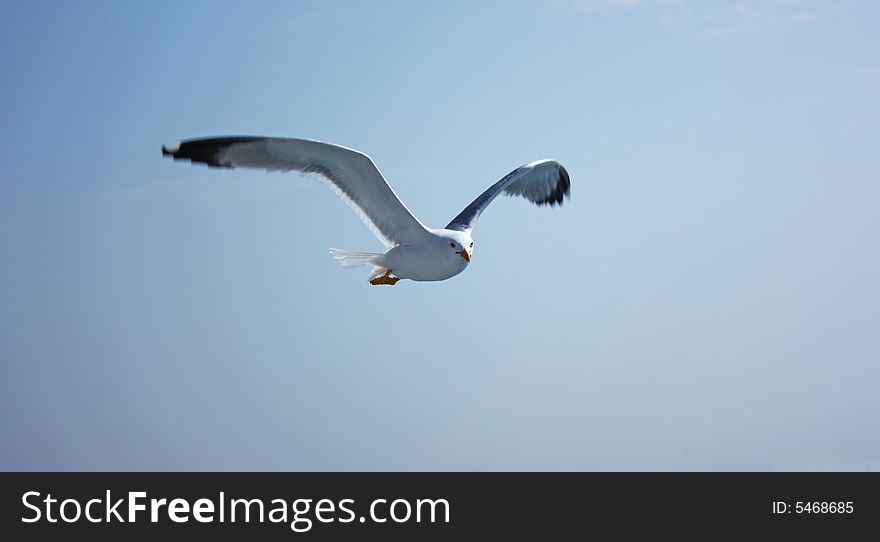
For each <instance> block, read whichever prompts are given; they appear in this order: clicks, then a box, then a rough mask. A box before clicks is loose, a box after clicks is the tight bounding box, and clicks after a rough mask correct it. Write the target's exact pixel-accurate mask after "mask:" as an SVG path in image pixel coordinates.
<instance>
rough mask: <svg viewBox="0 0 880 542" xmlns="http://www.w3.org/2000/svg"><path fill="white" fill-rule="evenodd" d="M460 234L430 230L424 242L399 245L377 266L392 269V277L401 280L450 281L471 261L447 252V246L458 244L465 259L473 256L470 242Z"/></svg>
mask: <svg viewBox="0 0 880 542" xmlns="http://www.w3.org/2000/svg"><path fill="white" fill-rule="evenodd" d="M462 233H463V232H456V231H452V230H433V229H432V230H430V233H429V235H428V236H427V237H426V239H425V241H424V242H423V243H420V244H418V245H399V246H396V247H394V248H392V249H391V250H389V251H388V252H386V253H385V254H383V255H382V259H381V262H380V263H379V265H380V266H381V267H383V268H387V269H393V270H394V275H395V276H396V277H399V278H402V279H410V280H415V281H436V280H446V279H448V278H452V277H454V276H455V275H457V274H459V273H461V272H462V271H464V270H465V268H467V266H468V264H469V263H470V261H469V260H467V259H465V258H462V257H460V256H459V253H458V252H456V251H455V250H450V248H452V247H450V243H457V244H458V245H459V247H457V248H460V249H464V250H467V251H468V258H470V257H471V255H472V254H473V245H471V243H472V242H473V241H471V239H470V236H469V235H467V234H462ZM465 247H467V248H465Z"/></svg>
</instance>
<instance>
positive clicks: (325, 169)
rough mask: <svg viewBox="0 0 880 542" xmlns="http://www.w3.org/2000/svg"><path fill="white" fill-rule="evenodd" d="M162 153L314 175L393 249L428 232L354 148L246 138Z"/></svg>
mask: <svg viewBox="0 0 880 542" xmlns="http://www.w3.org/2000/svg"><path fill="white" fill-rule="evenodd" d="M162 154H163V155H166V156H171V157H172V158H174V159H175V160H190V161H192V162H195V163H202V164H206V165H208V166H209V167H223V168H236V167H243V168H257V169H265V170H269V171H297V172H299V173H303V174H315V175H316V176H317V177H318V180H320V181H321V182H322V183H323V184H325V185H326V186H327V187H328V188H330V189H331V190H332V191H333V192H334V193H336V195H338V196H339V197H340V198H341V199H342V200H343V201H345V202H346V203H347V204H348V205H349V206H350V207H351V208H352V209H353V210H354V211H355V213H356V214H357V215H358V216H359V217H360V218H361V220H363V221H364V223H366V225H367V226H368V227H369V228H370V231H372V232H373V234H375V235H376V237H378V238H379V240H380V241H382V242H383V243H384V244H385V245H386V246H389V247H392V246H394V245H401V244H411V243H417V242H418V241H419V239H420V238H421V237H422V236H424V235H427V233H428V231H427V229H426V228H425V226H424V225H423V224H422V223H421V222H419V220H418V219H417V218H416V217H415V216H414V215H413V214H412V213H411V212H410V210H409V209H407V208H406V206H405V205H404V204H403V202H402V201H400V198H398V197H397V194H395V193H394V190H393V189H392V188H391V187H390V186H389V185H388V183H387V182H386V181H385V178H384V177H382V174H381V173H380V172H379V170H378V169H377V168H376V165H375V164H374V163H373V161H372V160H371V159H370V157H369V156H367V155H366V154H363V153H361V152H358V151H356V150H353V149H349V148H346V147H341V146H339V145H332V144H330V143H323V142H320V141H312V140H308V139H292V138H277V137H251V136H244V137H213V138H203V139H190V140H187V141H183V142H181V143H179V144H178V145H177V146H176V147H173V148H168V147H165V146H163V147H162Z"/></svg>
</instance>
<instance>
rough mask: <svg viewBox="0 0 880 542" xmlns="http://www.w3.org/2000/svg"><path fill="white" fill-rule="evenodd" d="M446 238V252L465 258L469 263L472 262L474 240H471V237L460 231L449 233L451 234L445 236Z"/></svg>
mask: <svg viewBox="0 0 880 542" xmlns="http://www.w3.org/2000/svg"><path fill="white" fill-rule="evenodd" d="M444 238H445V242H446V247H447V249H446V250H449V251H450V254H454V255H456V256H457V257H461V258H464V260H465V261H466V262H468V263H470V262H471V256H472V255H473V253H474V240H473V239H471V236H470V235H468V234H467V233H465V232H460V231H449V234H448V235H446V236H444Z"/></svg>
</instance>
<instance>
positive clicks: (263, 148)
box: [162, 136, 571, 286]
mask: <svg viewBox="0 0 880 542" xmlns="http://www.w3.org/2000/svg"><path fill="white" fill-rule="evenodd" d="M162 155H163V156H169V157H171V158H173V159H174V160H189V161H190V162H192V163H197V164H205V165H207V166H208V167H215V168H255V169H264V170H267V171H295V172H298V173H300V174H304V175H311V176H314V177H316V178H317V179H318V180H319V181H321V182H322V183H323V184H325V185H326V186H327V187H328V188H330V190H332V191H333V192H335V193H336V195H337V196H339V197H340V198H341V199H342V200H343V201H345V203H347V204H348V205H349V206H350V207H351V208H352V209H353V210H354V212H355V213H357V215H358V216H359V217H360V218H361V220H363V221H364V223H366V225H367V226H368V227H369V228H370V230H371V231H372V232H373V234H374V235H375V236H376V237H378V238H379V240H380V241H382V242H383V243H384V244H385V246H386V247H387V248H388V250H387V251H386V252H384V253H377V252H352V251H348V250H339V249H335V248H331V249H330V254H331V256H333V258H334V259H336V260H337V261H338V262H339V263H341V264H342V265H343V266H344V267H358V266H363V265H372V266H373V271H372V274H371V275H370V278H369V282H370V284H372V285H374V286H377V285H391V286H393V285H395V284H397V281H399V280H401V279H409V280H413V281H441V280H446V279H448V278H451V277H454V276H455V275H458V274H459V273H461V272H462V271H464V270H465V268H466V267H467V266H468V265H469V264H470V262H471V258H472V257H473V253H474V239H473V237H471V234H472V232H473V230H474V226H475V225H476V222H477V219H478V218H479V217H480V215H481V214H482V213H483V210H484V209H485V208H486V207H487V206H488V205H489V204H490V203H492V200H494V199H495V198H496V197H497V196H498V195H499V194H505V195H510V196H522V197H524V198H526V199H528V200H529V201H531V202H532V203H534V204H536V205H548V204H549V205H550V206H554V205H556V204H559V205H560V206H561V205H562V202H563V199H564V198H565V197H569V196H570V191H571V181H570V180H569V177H568V172H567V171H565V168H563V167H562V165H560V164H559V163H558V162H556V161H555V160H537V161H535V162H530V163H528V164H525V165H523V166H520V167H518V168H516V169H515V170H513V171H511V172H510V173H508V174H507V175H505V176H504V177H503V178H502V179H501V180H500V181H498V182H496V183H495V184H493V185H492V186H490V187H489V188H488V189H487V190H486V191H485V192H483V193H482V194H480V196H479V197H478V198H477V199H475V200H474V201H473V202H471V204H470V205H468V206H467V207H465V208H464V210H463V211H462V212H461V213H459V214H458V216H456V217H455V218H453V219H452V221H451V222H450V223H449V224H447V225H446V227H445V228H442V229H436V228H429V227H427V226H425V225H424V224H422V222H421V221H419V219H418V218H416V217H415V215H413V214H412V213H411V212H410V210H409V209H407V207H406V205H404V204H403V202H402V201H400V198H398V197H397V194H395V193H394V190H393V189H392V188H391V186H389V185H388V182H387V181H386V180H385V178H384V177H383V176H382V174H381V173H379V170H378V168H376V165H375V164H374V163H373V160H372V159H370V157H369V156H367V155H366V154H364V153H362V152H360V151H356V150H354V149H349V148H346V147H342V146H340V145H334V144H331V143H323V142H321V141H313V140H309V139H293V138H280V137H259V136H237V137H207V138H198V139H189V140H185V141H181V142H180V143H178V144H176V145H173V146H170V147H168V146H165V145H163V146H162Z"/></svg>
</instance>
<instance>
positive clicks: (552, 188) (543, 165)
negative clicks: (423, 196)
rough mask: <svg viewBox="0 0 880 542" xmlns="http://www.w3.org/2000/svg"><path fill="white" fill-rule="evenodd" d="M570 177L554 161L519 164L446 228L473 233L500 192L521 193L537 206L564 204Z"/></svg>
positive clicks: (567, 195) (508, 193)
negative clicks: (482, 215) (475, 226)
mask: <svg viewBox="0 0 880 542" xmlns="http://www.w3.org/2000/svg"><path fill="white" fill-rule="evenodd" d="M570 192H571V180H569V178H568V172H567V171H565V168H564V167H562V165H560V164H559V162H557V161H555V160H538V161H537V162H532V163H530V164H526V165H524V166H520V167H518V168H516V169H515V170H513V171H511V172H510V173H508V174H507V175H505V176H504V178H503V179H501V180H500V181H498V182H497V183H495V184H493V185H492V186H490V187H489V189H488V190H486V191H485V192H483V193H482V194H480V197H478V198H477V199H475V200H474V201H473V202H472V203H471V204H470V205H468V206H467V207H465V209H464V211H462V212H461V213H459V215H458V216H457V217H455V218H453V219H452V222H450V223H449V225H447V226H446V229H447V230H459V231H464V232H470V231H471V230H473V229H474V225H475V224H476V223H477V219H478V218H480V214H482V212H483V209H485V208H486V207H487V206H488V205H489V204H490V203H492V200H494V199H495V197H496V196H498V194H506V195H508V196H522V197H524V198H526V199H528V200H529V201H531V202H532V203H534V204H536V205H544V204H548V203H549V204H550V205H551V206H553V205H556V204H557V203H558V204H559V205H562V200H563V197H569V194H570Z"/></svg>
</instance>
